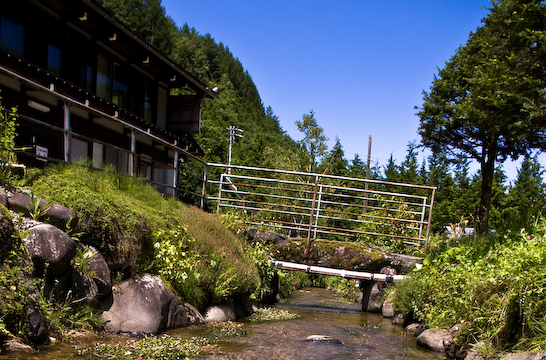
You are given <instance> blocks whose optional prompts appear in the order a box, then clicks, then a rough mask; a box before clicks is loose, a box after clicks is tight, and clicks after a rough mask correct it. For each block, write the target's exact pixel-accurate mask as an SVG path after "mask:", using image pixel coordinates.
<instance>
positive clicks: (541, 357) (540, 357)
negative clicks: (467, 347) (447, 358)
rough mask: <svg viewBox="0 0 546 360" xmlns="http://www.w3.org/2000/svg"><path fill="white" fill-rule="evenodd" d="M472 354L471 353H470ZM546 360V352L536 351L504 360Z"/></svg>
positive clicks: (473, 359) (476, 359)
mask: <svg viewBox="0 0 546 360" xmlns="http://www.w3.org/2000/svg"><path fill="white" fill-rule="evenodd" d="M469 353H470V352H469ZM481 359H483V357H482V358H472V359H467V358H465V360H481ZM545 359H546V352H544V351H539V352H537V351H535V352H531V353H517V354H511V355H508V356H507V357H505V358H504V359H503V360H545Z"/></svg>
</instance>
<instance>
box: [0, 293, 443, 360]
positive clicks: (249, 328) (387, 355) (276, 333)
mask: <svg viewBox="0 0 546 360" xmlns="http://www.w3.org/2000/svg"><path fill="white" fill-rule="evenodd" d="M276 306H277V307H279V308H281V309H285V310H289V311H290V312H293V313H297V314H299V315H301V318H299V319H295V320H286V321H267V322H250V321H248V322H244V323H243V325H242V329H244V331H245V332H246V335H244V336H235V337H228V338H224V339H223V340H221V341H219V342H218V343H217V344H216V346H215V349H216V350H215V351H214V352H215V353H214V354H213V355H202V356H201V357H200V359H228V360H235V359H243V360H246V359H256V360H267V359H276V360H277V359H285V360H308V359H309V360H310V359H320V360H328V359H336V360H349V359H350V360H357V359H392V360H401V359H419V360H433V359H443V358H444V356H442V355H441V354H438V353H434V352H430V351H426V350H423V349H421V348H419V347H417V345H416V342H415V338H414V337H413V336H411V335H408V334H406V333H405V331H404V329H403V328H402V327H400V326H395V325H392V324H391V322H390V320H387V319H383V318H382V317H381V316H379V315H377V314H369V313H363V312H361V311H360V305H359V304H357V303H347V302H345V301H343V300H342V298H341V297H339V296H337V295H336V294H334V293H332V292H330V291H328V290H326V289H317V288H312V289H308V290H305V291H299V292H296V293H295V294H294V295H293V296H291V297H290V298H289V299H288V300H287V301H285V302H283V303H281V304H278V305H276ZM210 329H211V327H210V326H196V327H190V328H184V329H176V330H172V331H169V332H168V334H169V335H170V336H172V337H182V338H189V337H195V336H207V334H209V333H210ZM310 335H324V336H329V337H331V338H334V339H337V340H339V341H340V342H341V344H332V343H320V342H306V341H305V339H306V338H307V337H308V336H310ZM124 339H127V338H126V337H123V336H119V335H103V337H102V338H101V339H86V340H85V341H83V342H82V340H80V341H76V342H73V343H61V344H57V345H54V346H48V347H47V348H44V349H42V351H41V352H40V354H39V355H37V356H35V357H34V356H29V355H19V356H17V355H15V354H11V355H6V356H0V360H4V359H6V360H7V359H10V360H11V359H33V358H35V359H56V360H61V359H73V358H75V357H77V351H76V349H75V348H82V347H85V346H90V345H92V342H98V341H100V342H106V343H112V344H115V343H118V342H120V341H123V340H124Z"/></svg>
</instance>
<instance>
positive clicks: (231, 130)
mask: <svg viewBox="0 0 546 360" xmlns="http://www.w3.org/2000/svg"><path fill="white" fill-rule="evenodd" d="M227 130H228V135H229V149H228V174H231V147H232V146H233V142H234V141H235V138H237V137H240V138H242V137H243V134H242V133H243V132H244V131H243V130H242V129H238V128H236V127H235V126H234V125H230V126H228V128H227Z"/></svg>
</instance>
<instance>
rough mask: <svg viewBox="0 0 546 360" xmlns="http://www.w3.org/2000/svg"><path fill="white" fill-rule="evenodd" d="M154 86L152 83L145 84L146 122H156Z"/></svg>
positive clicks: (144, 115)
mask: <svg viewBox="0 0 546 360" xmlns="http://www.w3.org/2000/svg"><path fill="white" fill-rule="evenodd" d="M152 99H153V86H152V84H151V83H150V81H146V82H145V83H144V104H143V105H144V111H143V117H144V120H146V121H149V122H152V123H153V122H154V110H153V103H152Z"/></svg>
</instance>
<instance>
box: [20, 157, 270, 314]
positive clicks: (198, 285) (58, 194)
mask: <svg viewBox="0 0 546 360" xmlns="http://www.w3.org/2000/svg"><path fill="white" fill-rule="evenodd" d="M88 165H89V164H86V163H76V164H71V165H52V166H48V167H46V168H45V169H34V170H32V171H30V172H29V175H28V177H27V178H26V179H25V180H24V181H23V182H22V186H24V187H27V188H30V189H31V190H32V191H33V192H34V193H35V194H36V195H37V196H39V197H41V198H43V199H47V200H48V201H52V202H57V203H60V204H63V205H65V206H68V207H69V208H71V209H73V210H74V211H76V213H77V214H78V216H79V218H80V225H79V226H78V228H77V229H71V231H72V233H76V234H78V237H79V240H80V241H81V242H82V243H84V244H89V245H93V246H95V247H97V248H98V249H99V250H100V251H101V252H102V253H103V254H104V255H105V258H106V259H107V262H108V263H109V265H111V267H112V270H113V273H114V274H115V275H114V276H115V277H117V280H118V281H119V280H122V279H125V278H126V277H128V276H131V275H133V274H135V273H140V272H144V271H145V272H151V273H153V274H157V275H161V276H162V277H163V279H164V280H165V281H166V282H168V283H170V285H171V286H172V287H173V289H174V290H175V291H176V292H177V293H178V295H179V296H180V297H181V298H182V299H184V300H186V301H188V302H190V303H192V304H193V305H194V306H196V307H198V308H199V309H204V308H205V307H206V306H208V305H211V304H217V303H222V302H232V301H235V300H238V299H241V298H243V299H244V298H246V299H248V298H250V297H255V296H256V293H258V294H259V293H260V292H261V291H262V290H263V287H264V286H265V285H262V281H261V279H260V276H259V271H258V268H257V266H256V257H257V256H260V257H267V256H268V255H267V253H266V251H265V250H264V251H263V252H261V253H256V252H255V251H249V249H247V246H248V245H247V244H246V242H245V241H244V240H243V239H242V238H241V237H239V236H237V235H236V234H234V233H233V232H231V231H230V230H228V229H227V228H226V227H225V226H224V224H223V223H222V219H221V218H219V217H217V216H215V215H210V214H207V213H205V212H203V211H201V210H199V209H197V208H194V207H191V206H186V205H184V204H183V203H181V202H180V201H178V200H176V199H173V198H168V197H163V196H162V195H161V194H160V193H158V192H157V191H155V190H154V189H153V188H151V187H150V186H149V185H147V184H146V183H145V182H144V181H143V180H141V179H138V178H135V177H130V176H127V175H123V174H120V173H117V172H115V171H114V170H113V169H112V168H106V169H105V170H103V171H99V170H95V169H92V168H91V167H90V166H88ZM249 254H250V255H253V256H254V258H253V257H251V256H250V255H249Z"/></svg>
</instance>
